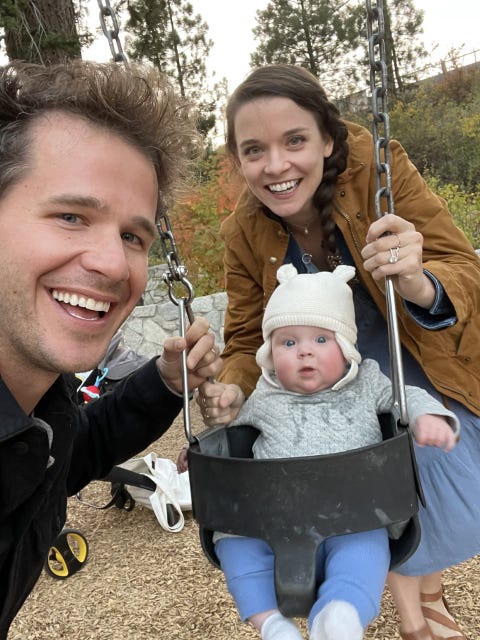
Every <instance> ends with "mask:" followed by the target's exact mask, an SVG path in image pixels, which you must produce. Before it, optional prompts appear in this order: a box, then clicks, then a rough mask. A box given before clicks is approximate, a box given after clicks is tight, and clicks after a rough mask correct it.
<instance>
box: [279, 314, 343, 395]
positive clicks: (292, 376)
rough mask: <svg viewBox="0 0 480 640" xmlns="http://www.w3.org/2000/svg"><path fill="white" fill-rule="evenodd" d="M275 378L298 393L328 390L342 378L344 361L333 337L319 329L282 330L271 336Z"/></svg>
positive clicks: (326, 331) (298, 328) (298, 327)
mask: <svg viewBox="0 0 480 640" xmlns="http://www.w3.org/2000/svg"><path fill="white" fill-rule="evenodd" d="M271 339H272V356H273V364H274V367H275V374H276V376H277V378H278V380H279V381H280V382H281V384H282V386H283V387H284V388H285V389H287V390H288V391H295V392H297V393H315V392H316V391H321V390H322V389H328V388H329V387H331V386H333V385H334V384H335V383H336V382H338V381H339V380H340V379H341V378H343V376H344V375H345V365H346V360H345V358H344V356H343V353H342V350H341V349H340V346H339V344H338V343H337V341H336V340H335V334H334V333H333V331H329V330H328V329H321V328H319V327H304V326H297V325H295V326H292V327H281V328H279V329H275V330H274V331H273V332H272V338H271Z"/></svg>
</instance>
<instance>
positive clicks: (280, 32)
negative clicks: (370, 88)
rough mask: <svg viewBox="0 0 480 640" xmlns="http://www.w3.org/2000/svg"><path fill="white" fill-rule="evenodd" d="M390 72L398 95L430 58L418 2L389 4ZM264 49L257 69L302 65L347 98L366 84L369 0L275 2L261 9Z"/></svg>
mask: <svg viewBox="0 0 480 640" xmlns="http://www.w3.org/2000/svg"><path fill="white" fill-rule="evenodd" d="M383 10H384V18H385V46H386V54H387V60H386V63H387V69H388V72H389V78H390V79H391V81H392V84H391V86H390V89H391V90H392V92H393V93H395V92H396V89H397V88H400V89H401V88H402V87H403V78H404V77H406V76H408V77H409V78H411V77H412V74H413V72H414V69H415V67H416V64H417V62H418V60H419V59H421V58H422V57H424V56H425V55H426V52H425V49H424V47H423V45H422V44H421V42H419V41H418V35H419V34H420V33H421V32H422V22H423V12H421V11H417V10H416V9H415V8H414V6H413V2H412V0H388V2H387V0H384V2H383ZM253 33H254V35H255V36H256V38H257V40H258V42H259V45H258V47H257V49H256V51H255V52H254V53H253V54H252V56H251V63H252V65H255V66H256V65H262V64H269V63H274V62H275V63H282V62H283V63H290V64H298V65H301V66H303V67H305V68H306V69H309V70H310V71H311V72H312V73H313V74H314V75H315V76H317V77H318V78H319V80H320V81H321V83H322V84H323V86H324V87H325V89H326V90H327V93H329V95H331V96H332V97H335V98H342V97H344V96H346V95H348V94H350V93H353V92H354V91H355V90H358V89H359V88H361V87H364V86H365V78H368V69H367V64H368V41H367V35H366V33H367V29H366V10H365V5H364V2H363V0H345V1H344V2H342V3H339V2H338V0H272V2H270V3H269V4H268V5H267V8H266V9H265V10H264V11H257V26H256V27H255V28H254V29H253Z"/></svg>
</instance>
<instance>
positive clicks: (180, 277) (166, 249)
mask: <svg viewBox="0 0 480 640" xmlns="http://www.w3.org/2000/svg"><path fill="white" fill-rule="evenodd" d="M97 2H98V6H99V8H100V24H101V27H102V31H103V34H104V36H105V37H106V39H107V40H108V44H109V46H110V51H111V53H112V59H113V61H114V62H123V64H125V65H127V64H128V58H127V56H126V55H125V53H124V51H123V48H122V44H121V42H120V38H119V37H118V34H119V27H118V21H117V17H116V14H115V11H114V9H113V7H112V6H111V5H110V1H109V0H105V4H104V3H103V0H97ZM106 17H108V18H110V20H111V22H112V25H113V28H112V29H109V28H108V27H107V24H106V21H105V18H106ZM156 225H157V230H158V235H159V237H160V243H161V246H162V252H163V255H164V258H165V260H166V263H167V267H168V271H167V272H165V273H164V274H163V280H164V282H165V283H166V284H167V286H168V296H169V298H170V300H171V301H172V302H173V303H174V304H175V305H177V306H178V310H179V319H180V335H181V336H182V338H184V337H185V333H186V324H185V315H186V316H187V318H188V320H189V322H190V323H192V322H193V320H194V316H193V311H192V307H191V303H192V301H193V298H194V290H193V286H192V284H191V282H190V281H189V280H188V279H187V274H188V271H187V268H186V267H185V266H184V265H183V264H181V262H180V260H179V257H178V251H177V245H176V242H175V238H174V236H173V231H172V226H171V224H170V219H169V217H168V214H167V210H166V209H163V210H161V211H160V212H159V213H157V219H156ZM175 283H179V284H181V285H182V286H183V287H185V289H186V295H185V296H183V297H177V296H176V295H175V293H174V285H175ZM209 380H210V381H211V382H214V380H213V378H209ZM182 386H183V416H184V428H185V434H186V436H187V440H188V441H189V442H193V441H194V438H193V436H192V430H191V425H190V409H189V395H188V381H187V353H186V351H185V350H184V351H183V352H182Z"/></svg>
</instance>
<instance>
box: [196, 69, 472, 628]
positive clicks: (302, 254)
mask: <svg viewBox="0 0 480 640" xmlns="http://www.w3.org/2000/svg"><path fill="white" fill-rule="evenodd" d="M227 149H228V152H229V153H230V155H231V156H232V157H233V159H234V161H235V163H236V165H237V167H238V169H239V171H240V173H241V175H242V176H243V178H244V180H245V183H246V187H247V188H246V190H245V192H244V194H243V195H242V197H241V199H240V201H239V203H238V207H237V209H236V211H235V212H234V213H233V214H232V215H231V216H230V217H229V218H228V219H227V220H226V221H225V222H224V223H223V226H222V234H223V237H224V239H225V278H226V289H227V293H228V300H229V302H228V308H227V313H226V318H225V343H226V344H225V351H224V353H223V356H222V357H223V360H224V367H223V370H222V373H221V375H220V376H219V382H218V383H216V384H209V383H207V384H205V385H204V389H203V394H202V403H201V406H202V411H203V414H204V417H205V420H206V422H207V424H215V423H219V422H229V421H231V420H232V419H233V418H234V417H235V415H236V414H237V412H238V408H239V407H240V406H241V404H242V403H243V400H244V396H248V395H250V393H251V392H252V391H253V389H254V387H255V384H256V382H257V379H258V377H259V374H260V371H259V369H258V367H257V365H256V363H255V353H256V351H257V349H258V348H259V346H260V344H261V342H262V330H261V324H262V314H263V310H264V308H265V305H266V303H267V301H268V299H269V298H270V295H271V294H272V292H273V290H274V288H275V286H276V278H275V275H276V272H277V269H278V267H279V266H280V265H281V264H282V263H288V262H291V263H293V264H294V266H295V267H296V268H297V270H298V271H299V272H315V271H317V270H325V269H328V270H332V269H333V268H334V267H335V265H337V264H339V263H341V262H343V263H344V264H352V265H354V266H355V267H356V269H357V273H358V283H357V284H355V285H354V299H355V306H356V315H357V321H358V324H359V327H358V329H359V336H358V348H359V351H360V352H361V353H363V355H364V357H369V358H373V359H375V360H377V361H379V362H380V365H381V367H382V369H383V370H384V372H385V373H386V374H387V375H389V374H390V371H389V361H388V360H389V358H388V349H387V344H388V341H387V334H386V323H385V321H384V316H385V296H384V278H385V276H387V275H389V276H393V282H394V287H395V290H396V293H397V294H398V297H399V302H398V305H397V306H398V319H399V327H400V335H401V341H402V345H403V352H404V354H403V359H404V368H405V381H406V382H407V383H408V384H412V385H417V386H420V387H423V388H425V389H426V390H427V391H429V392H430V393H432V394H433V395H435V396H436V397H437V398H439V399H440V400H441V401H442V402H443V403H444V404H445V405H446V406H448V408H449V409H451V410H452V411H454V412H455V413H456V414H457V416H458V417H459V419H460V422H461V424H462V439H461V441H460V442H459V444H458V446H457V447H456V448H455V450H454V451H452V452H449V453H445V452H442V451H439V450H437V449H434V448H432V447H424V448H423V447H421V446H418V444H417V446H416V455H417V460H418V464H419V466H420V474H421V479H422V484H423V489H424V492H425V494H426V500H427V506H428V508H427V510H425V509H423V508H421V509H420V523H421V527H422V540H421V543H420V546H419V548H418V550H417V551H416V552H415V554H414V555H413V556H412V557H411V558H410V559H409V560H408V561H407V562H406V563H404V564H403V565H402V566H401V567H400V568H399V569H398V571H397V572H395V573H392V572H391V573H390V574H389V578H388V585H389V588H390V590H391V592H392V595H393V597H394V600H395V603H396V607H397V610H398V613H399V616H400V634H401V637H402V638H404V640H432V639H433V640H435V639H436V638H450V639H455V640H457V639H461V638H465V636H464V635H462V632H461V630H460V629H459V628H458V626H457V624H456V623H455V622H454V620H453V618H452V616H451V615H450V614H449V612H448V611H447V608H446V603H445V600H444V598H443V593H442V584H441V570H442V569H444V568H446V567H448V566H452V565H454V564H457V563H459V562H461V561H463V560H465V559H467V558H469V557H471V556H473V555H475V554H476V553H478V551H479V550H480V508H479V506H480V504H479V502H480V498H479V496H480V473H479V471H478V469H479V466H480V465H479V462H480V437H479V433H478V432H479V428H480V419H479V417H478V416H479V415H480V371H479V363H480V345H479V340H478V335H479V332H480V313H479V308H480V261H479V260H478V257H477V256H476V254H475V252H474V251H473V249H472V247H471V246H470V244H469V242H468V241H467V239H466V238H465V236H464V234H463V233H462V232H461V231H460V230H459V229H457V228H456V227H455V225H454V224H453V221H452V219H451V216H450V214H449V212H448V210H447V207H446V203H445V202H444V201H443V200H442V199H440V198H439V197H437V196H435V195H434V194H433V193H431V192H430V191H429V189H428V187H427V185H426V184H425V182H424V180H423V179H422V177H421V176H420V175H419V173H418V172H417V170H416V169H415V167H414V166H413V165H412V164H411V163H410V161H409V160H408V158H407V156H406V154H405V152H404V150H403V149H402V147H401V146H400V144H399V143H398V142H395V141H392V143H391V170H392V191H393V197H394V202H395V206H396V215H393V214H391V215H387V216H384V217H382V218H381V219H378V220H377V219H376V216H375V205H374V198H375V191H376V186H375V162H374V149H373V141H372V136H371V135H370V133H369V132H368V131H367V130H366V129H364V128H363V127H360V126H358V125H355V124H351V123H345V122H343V121H342V120H341V119H340V118H339V114H338V111H337V109H336V107H335V106H334V105H333V104H332V103H330V102H329V101H328V99H327V97H326V95H325V93H324V91H323V89H322V88H321V87H320V85H319V84H318V82H317V80H316V78H314V76H312V75H311V74H310V73H308V72H307V71H305V70H303V69H301V68H298V67H294V66H289V65H270V66H266V67H263V68H260V69H257V70H255V71H253V72H252V73H251V74H250V75H249V76H248V77H247V79H246V80H245V81H244V82H243V83H242V84H241V85H240V86H239V87H238V88H237V89H236V91H235V92H234V93H233V95H232V96H231V98H230V100H229V104H228V106H227ZM423 444H429V443H428V442H424V443H423Z"/></svg>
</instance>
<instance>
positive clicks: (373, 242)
mask: <svg viewBox="0 0 480 640" xmlns="http://www.w3.org/2000/svg"><path fill="white" fill-rule="evenodd" d="M385 234H389V235H385ZM366 241H367V244H366V246H365V247H364V248H363V249H362V258H363V260H364V263H363V266H364V267H365V269H366V270H367V271H369V272H370V273H371V274H372V277H373V278H374V279H375V280H382V279H383V278H385V276H393V285H394V287H395V290H396V291H397V293H398V294H399V295H400V296H401V297H402V298H404V300H408V301H410V302H413V303H415V304H417V305H418V306H420V307H423V308H424V309H429V308H430V307H431V306H432V304H433V301H434V299H435V287H434V285H433V283H432V282H431V280H430V278H428V277H427V276H426V275H425V274H424V273H423V236H422V234H421V233H419V232H418V231H416V229H415V227H414V225H413V224H412V223H411V222H408V220H404V219H403V218H400V217H399V216H396V215H394V214H386V215H384V216H383V217H382V218H380V219H378V220H376V221H375V222H373V223H372V224H371V225H370V228H369V230H368V233H367V237H366Z"/></svg>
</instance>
